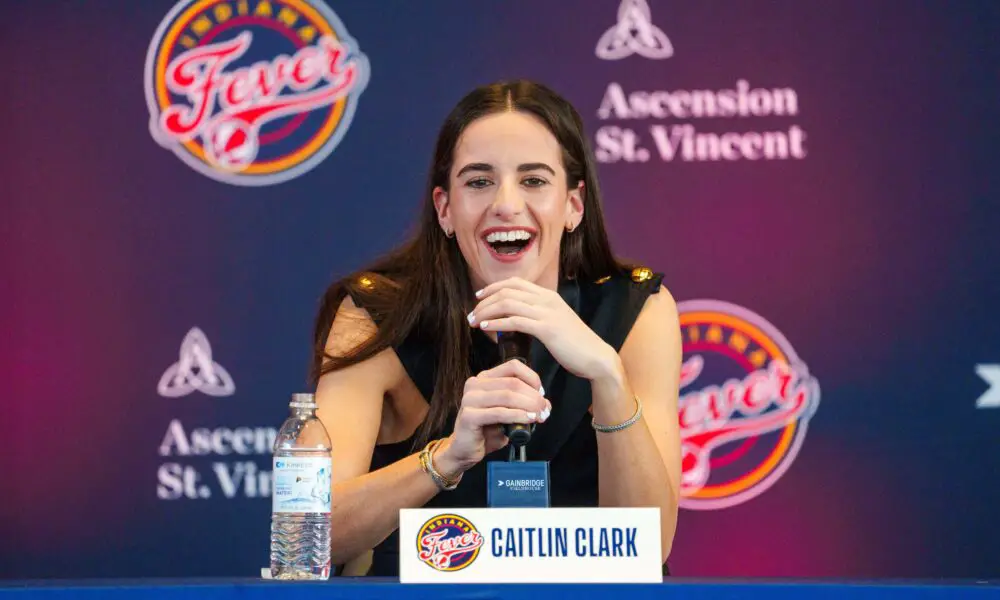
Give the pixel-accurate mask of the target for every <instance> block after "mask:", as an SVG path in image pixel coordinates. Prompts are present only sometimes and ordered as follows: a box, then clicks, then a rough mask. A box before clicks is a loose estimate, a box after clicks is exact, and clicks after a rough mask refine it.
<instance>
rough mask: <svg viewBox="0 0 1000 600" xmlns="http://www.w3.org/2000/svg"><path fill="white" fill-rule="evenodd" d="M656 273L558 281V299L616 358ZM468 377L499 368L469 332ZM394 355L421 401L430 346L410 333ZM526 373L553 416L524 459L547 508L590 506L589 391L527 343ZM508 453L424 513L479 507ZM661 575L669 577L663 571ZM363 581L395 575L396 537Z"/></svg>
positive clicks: (431, 375) (377, 461)
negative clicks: (534, 378) (542, 477)
mask: <svg viewBox="0 0 1000 600" xmlns="http://www.w3.org/2000/svg"><path fill="white" fill-rule="evenodd" d="M662 278H663V275H662V274H661V273H653V272H652V271H650V270H649V269H647V268H644V267H640V268H637V269H634V270H632V271H631V272H623V273H616V274H614V275H611V276H609V277H605V278H603V279H600V280H598V281H596V282H581V281H576V280H565V281H563V282H561V283H560V285H559V290H558V291H559V295H560V296H562V298H563V300H565V302H566V303H567V304H568V305H569V306H570V307H571V308H572V309H573V310H574V311H575V312H576V313H577V314H578V315H579V316H580V318H581V319H582V320H583V322H584V323H586V324H587V325H588V326H589V327H590V328H591V329H592V330H593V331H594V332H595V333H596V334H597V335H599V336H600V337H601V338H602V339H603V340H604V341H605V342H607V343H608V344H609V345H610V346H611V347H613V348H614V349H615V350H616V351H617V350H620V349H621V346H622V344H623V343H624V341H625V338H626V336H628V334H629V331H631V329H632V326H633V324H634V323H635V320H636V318H637V317H638V315H639V311H640V310H642V307H643V305H644V303H645V301H646V298H647V297H648V296H649V295H650V294H655V293H657V292H658V291H659V289H660V282H661V280H662ZM472 332H473V333H472V353H471V356H470V357H469V360H470V372H471V373H473V374H475V373H479V372H481V371H484V370H486V369H491V368H493V367H495V366H496V365H497V364H498V363H499V361H500V352H499V347H498V346H497V344H496V343H495V342H493V341H492V340H491V339H490V338H489V337H487V335H486V334H485V333H484V332H483V331H481V330H479V329H473V330H472ZM395 351H396V354H397V355H398V356H399V359H400V361H401V362H402V364H403V366H404V367H405V368H406V372H407V374H409V376H410V378H411V379H412V380H413V382H414V383H415V384H416V386H417V388H418V389H419V390H420V392H421V394H423V396H424V398H425V399H430V398H431V396H432V395H433V391H434V381H435V363H436V361H437V351H436V348H435V347H434V345H433V342H432V341H431V340H428V339H426V338H424V337H423V336H420V335H419V334H414V335H411V336H409V337H407V338H406V339H405V340H403V342H402V343H401V344H399V345H398V346H397V347H396V348H395ZM530 362H531V365H530V366H531V368H532V369H533V370H534V371H535V372H536V373H538V375H539V377H541V380H542V386H543V387H544V388H545V396H546V398H548V399H549V401H550V402H551V403H552V414H551V416H550V417H549V418H548V419H547V420H546V421H545V423H538V424H536V426H535V430H534V433H533V434H532V436H531V441H530V442H529V443H528V446H527V459H528V460H543V461H548V462H549V477H550V488H549V493H550V504H551V506H566V507H589V506H597V505H598V498H597V489H598V482H597V437H596V434H595V432H594V429H593V427H591V424H590V413H589V409H590V405H591V390H590V384H589V382H587V381H586V380H584V379H581V378H579V377H576V376H574V375H572V374H571V373H569V372H567V371H566V370H565V369H563V368H562V367H561V366H560V365H559V363H558V362H556V361H555V359H553V358H552V356H551V355H550V354H549V353H548V351H547V350H546V349H545V347H544V345H542V344H541V343H538V342H534V343H533V344H532V347H531V352H530ZM454 418H455V415H451V416H450V417H449V419H448V425H447V426H446V429H445V431H442V432H441V433H440V436H439V437H447V436H448V435H450V434H451V431H452V428H453V427H454ZM413 443H414V440H413V438H412V437H411V438H409V439H406V440H403V441H401V442H396V443H392V444H381V445H377V446H375V449H374V452H373V454H372V461H371V466H370V470H371V471H375V470H377V469H380V468H382V467H385V466H387V465H389V464H392V463H394V462H396V461H398V460H400V459H402V458H405V457H406V456H408V455H410V454H413V453H414V452H415V451H417V449H414V447H413ZM508 452H509V449H508V448H503V449H501V450H499V451H497V452H494V453H492V454H488V455H487V456H486V457H485V458H484V459H483V460H482V461H480V463H479V464H477V465H475V466H474V467H472V468H471V469H469V470H468V471H466V472H465V474H464V475H463V476H462V479H461V482H460V483H459V485H458V487H457V488H456V489H455V490H453V491H450V492H445V491H442V492H440V493H438V494H437V495H436V496H434V497H433V498H431V500H430V501H429V502H427V504H425V505H424V506H425V507H434V506H441V507H454V508H481V507H485V506H486V505H487V504H486V489H487V485H486V463H487V462H489V461H494V460H503V461H506V460H507V455H508ZM663 573H664V575H667V574H669V571H668V569H667V566H666V565H664V567H663ZM368 575H372V576H380V577H395V576H398V575H399V530H398V529H397V530H396V531H394V532H393V533H392V534H390V535H389V537H387V538H386V539H385V540H384V541H383V542H382V543H380V544H379V545H378V546H376V547H375V548H374V549H373V554H372V565H371V568H370V569H369V571H368Z"/></svg>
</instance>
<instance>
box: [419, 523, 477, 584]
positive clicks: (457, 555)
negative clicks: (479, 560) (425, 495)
mask: <svg viewBox="0 0 1000 600" xmlns="http://www.w3.org/2000/svg"><path fill="white" fill-rule="evenodd" d="M482 547H483V535H482V534H481V533H479V531H477V530H476V526H475V525H473V524H472V523H470V522H469V521H468V520H466V519H463V518H462V517H460V516H458V515H452V514H447V515H439V516H436V517H434V518H432V519H430V520H428V521H427V522H426V523H424V524H423V526H421V527H420V531H419V532H418V533H417V556H418V557H420V560H421V561H422V562H423V563H424V564H426V565H428V566H430V567H432V568H434V569H436V570H438V571H461V570H462V569H464V568H465V567H468V566H469V565H471V564H472V561H474V560H476V557H477V556H479V550H480V549H481V548H482Z"/></svg>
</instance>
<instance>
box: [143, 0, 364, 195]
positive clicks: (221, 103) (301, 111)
mask: <svg viewBox="0 0 1000 600" xmlns="http://www.w3.org/2000/svg"><path fill="white" fill-rule="evenodd" d="M367 82H368V62H367V59H366V58H365V56H364V55H363V54H361V52H360V51H358V49H357V46H356V44H355V42H354V41H353V40H352V39H351V38H350V37H349V36H348V34H347V30H346V29H345V28H344V26H343V24H342V23H341V22H340V20H339V19H338V18H337V15H335V14H334V13H333V11H332V10H330V9H329V8H328V7H327V6H326V5H325V4H323V3H322V2H320V1H319V0H228V1H227V0H182V1H181V2H179V3H177V4H176V5H175V6H174V8H173V9H172V10H171V11H170V13H169V14H167V16H166V18H165V19H163V22H161V23H160V26H159V28H158V29H157V30H156V34H155V35H154V37H153V41H152V43H150V45H149V51H148V53H147V55H146V72H145V85H146V103H147V104H148V106H149V114H150V123H149V126H150V130H151V132H152V134H153V138H154V139H155V140H156V141H157V142H158V143H159V144H160V145H162V146H163V147H164V148H166V149H168V150H170V151H172V152H173V153H174V154H176V155H177V156H178V157H180V159H181V160H182V161H184V162H185V163H186V164H187V165H189V166H190V167H192V168H194V169H195V170H197V171H198V172H200V173H202V174H204V175H207V176H208V177H211V178H213V179H216V180H219V181H223V182H226V183H231V184H236V185H250V186H261V185H270V184H275V183H280V182H283V181H287V180H289V179H292V178H294V177H297V176H299V175H301V174H303V173H305V172H307V171H309V170H310V169H312V168H313V167H315V166H316V165H317V164H318V163H319V162H320V161H322V160H323V159H324V158H326V157H327V156H328V155H329V154H330V153H331V152H333V149H334V148H336V146H337V144H338V143H340V140H341V139H342V138H343V137H344V134H345V133H346V132H347V129H348V127H349V126H350V124H351V119H352V118H353V116H354V111H355V109H356V108H357V103H358V97H359V95H360V94H361V92H362V91H363V89H364V87H365V85H366V84H367Z"/></svg>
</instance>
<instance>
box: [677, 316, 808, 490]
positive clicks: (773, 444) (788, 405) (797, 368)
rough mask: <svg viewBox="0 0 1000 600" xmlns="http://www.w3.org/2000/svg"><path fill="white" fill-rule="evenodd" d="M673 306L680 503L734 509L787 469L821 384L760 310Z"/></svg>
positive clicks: (805, 427) (798, 446)
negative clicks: (677, 327)
mask: <svg viewBox="0 0 1000 600" xmlns="http://www.w3.org/2000/svg"><path fill="white" fill-rule="evenodd" d="M678 311H679V312H680V323H681V333H682V335H683V349H684V360H683V365H682V367H681V378H680V390H681V391H680V393H681V396H680V403H679V411H680V426H681V440H682V442H681V452H682V463H683V475H682V477H681V506H682V507H684V508H688V509H695V510H712V509H720V508H726V507H730V506H734V505H736V504H740V503H742V502H746V501H747V500H750V499H751V498H754V497H756V496H758V495H760V494H761V493H763V492H764V491H765V490H767V489H768V488H769V487H770V486H772V485H774V483H775V482H776V481H777V480H778V479H780V478H781V476H782V475H784V473H785V472H786V471H787V470H788V468H789V467H790V466H791V464H792V462H793V461H794V460H795V457H796V455H797V454H798V452H799V449H800V448H801V447H802V442H803V440H804V439H805V436H806V429H807V427H808V424H809V420H810V418H812V416H813V414H815V412H816V408H817V407H818V406H819V384H818V383H817V381H816V379H815V378H813V377H812V376H810V375H809V371H808V369H807V368H806V365H805V364H804V363H803V362H802V360H801V359H800V358H799V357H798V355H797V354H796V353H795V349H794V348H792V346H791V344H789V343H788V340H786V339H785V337H784V336H783V335H782V334H781V333H780V332H779V331H778V330H777V329H776V328H775V327H774V326H773V325H771V324H770V323H768V322H767V321H766V320H764V319H763V318H761V317H760V316H759V315H756V314H754V313H753V312H751V311H749V310H747V309H745V308H742V307H739V306H735V305H732V304H728V303H725V302H719V301H714V300H696V301H689V302H680V303H678Z"/></svg>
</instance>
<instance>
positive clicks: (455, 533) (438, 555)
mask: <svg viewBox="0 0 1000 600" xmlns="http://www.w3.org/2000/svg"><path fill="white" fill-rule="evenodd" d="M399 557H400V558H399V561H400V564H399V580H400V582H401V583H650V582H660V581H663V571H662V560H661V554H660V511H659V510H658V509H656V508H456V509H444V508H440V509H438V508H419V509H403V510H401V511H400V513H399Z"/></svg>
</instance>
